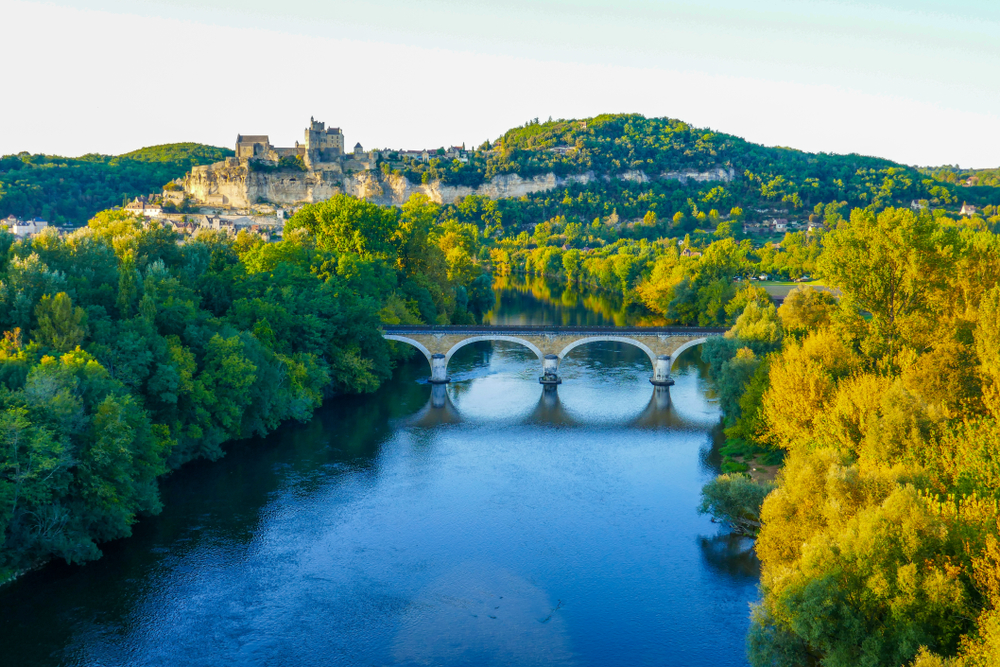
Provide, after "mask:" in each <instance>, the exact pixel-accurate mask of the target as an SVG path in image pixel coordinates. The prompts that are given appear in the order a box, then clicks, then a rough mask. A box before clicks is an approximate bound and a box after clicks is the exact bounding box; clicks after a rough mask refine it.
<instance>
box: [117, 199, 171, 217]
mask: <svg viewBox="0 0 1000 667" xmlns="http://www.w3.org/2000/svg"><path fill="white" fill-rule="evenodd" d="M152 199H153V197H152V195H150V196H149V197H142V196H139V197H136V198H135V199H133V200H132V201H130V202H129V203H128V204H126V205H125V211H126V212H128V213H131V214H133V215H141V216H143V217H146V218H152V217H155V216H157V215H161V214H162V213H163V206H162V205H160V204H154V203H152Z"/></svg>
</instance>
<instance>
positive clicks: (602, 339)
mask: <svg viewBox="0 0 1000 667" xmlns="http://www.w3.org/2000/svg"><path fill="white" fill-rule="evenodd" d="M587 343H625V344H626V345H632V346H634V347H637V348H639V349H640V350H642V351H643V352H645V353H646V356H648V357H649V362H650V363H651V364H653V368H654V369H655V368H656V353H655V352H653V350H652V349H650V347H649V346H648V345H646V344H645V343H643V342H641V341H638V340H636V339H634V338H629V337H628V336H587V337H586V338H581V339H579V340H575V341H573V342H572V343H570V344H569V345H567V346H566V347H564V348H563V349H562V352H560V353H559V361H562V360H563V358H564V357H565V356H566V355H567V354H569V353H570V351H572V350H573V349H574V348H577V347H580V346H581V345H586V344H587Z"/></svg>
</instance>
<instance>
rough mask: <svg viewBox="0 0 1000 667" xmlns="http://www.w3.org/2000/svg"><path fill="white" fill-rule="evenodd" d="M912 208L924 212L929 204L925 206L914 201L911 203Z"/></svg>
mask: <svg viewBox="0 0 1000 667" xmlns="http://www.w3.org/2000/svg"><path fill="white" fill-rule="evenodd" d="M910 208H912V209H913V210H914V211H922V210H924V209H925V208H927V204H923V203H921V202H919V201H917V200H916V199H914V200H913V201H911V202H910Z"/></svg>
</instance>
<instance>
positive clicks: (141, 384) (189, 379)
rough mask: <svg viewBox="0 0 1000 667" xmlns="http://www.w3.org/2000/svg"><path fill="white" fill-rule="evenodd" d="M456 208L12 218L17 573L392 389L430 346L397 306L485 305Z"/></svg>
mask: <svg viewBox="0 0 1000 667" xmlns="http://www.w3.org/2000/svg"><path fill="white" fill-rule="evenodd" d="M438 215H439V211H438V207H437V206H435V205H434V204H431V203H430V202H428V201H427V200H426V199H422V198H419V197H417V198H414V199H413V200H411V201H410V203H408V204H407V205H406V206H404V207H403V208H402V209H401V210H398V209H393V208H382V207H379V206H376V205H373V204H369V203H366V202H363V201H360V200H357V199H353V198H351V197H346V196H339V197H335V198H333V199H331V200H329V201H326V202H323V203H321V204H314V205H309V206H305V207H303V208H302V209H301V210H300V211H299V212H297V213H296V214H295V215H294V216H293V217H292V218H291V219H290V220H289V221H288V223H287V225H286V227H285V234H284V238H283V240H281V241H280V242H277V243H264V242H263V241H262V240H261V239H260V238H259V237H257V236H254V235H250V234H247V233H245V232H241V233H240V234H238V235H237V236H236V237H235V238H230V237H228V236H226V235H225V234H223V233H220V232H215V231H210V230H208V231H201V232H198V233H196V234H195V235H194V236H193V237H190V238H189V239H187V240H185V241H184V242H183V243H180V242H179V241H180V240H181V238H180V237H179V235H178V234H176V233H175V232H174V231H173V230H172V229H170V228H168V227H165V226H163V225H161V224H159V223H157V222H156V221H151V222H150V221H143V220H141V219H138V218H135V217H132V216H130V215H128V214H127V213H124V212H122V211H106V212H102V213H99V214H98V215H96V216H95V217H94V218H93V219H92V220H91V221H90V222H89V224H88V225H87V226H86V227H84V228H81V229H78V230H76V231H75V232H73V233H72V234H69V235H65V236H60V235H59V234H57V233H56V232H55V230H53V229H51V228H50V229H48V230H46V231H45V232H44V233H42V234H40V235H39V236H36V237H34V238H31V239H28V240H21V241H18V240H15V239H14V237H13V236H11V235H10V234H8V233H6V232H0V330H2V331H3V332H4V334H3V340H2V341H0V530H2V532H0V540H2V542H0V581H2V580H3V579H6V578H7V576H9V575H10V574H11V573H14V572H16V571H18V570H20V569H23V568H25V567H30V566H31V565H33V564H36V563H39V562H43V561H45V560H47V559H50V558H62V559H65V560H66V561H68V562H81V561H86V560H89V559H93V558H96V557H98V556H99V555H100V551H99V548H98V545H99V544H100V543H101V542H103V541H107V540H111V539H115V538H119V537H123V536H126V535H128V534H129V532H130V526H131V525H132V524H133V523H134V522H135V521H136V520H137V518H138V517H140V516H142V515H147V514H155V513H156V512H158V511H159V509H160V499H159V494H158V489H157V480H158V478H159V477H161V476H162V475H164V474H167V473H168V472H169V471H171V470H173V469H176V468H177V467H179V466H181V465H183V464H184V463H186V462H187V461H190V460H193V459H197V458H207V459H216V458H218V457H220V456H222V455H223V453H224V451H225V447H226V446H227V443H233V442H234V441H239V440H242V439H245V438H249V437H252V436H262V435H265V434H267V433H269V432H270V431H272V430H273V429H274V428H276V427H277V426H278V425H279V424H280V423H281V422H283V421H285V420H289V419H296V420H307V419H309V418H310V416H311V414H312V411H313V409H314V408H316V407H317V406H318V405H319V404H320V402H321V401H322V400H323V399H324V398H326V397H329V396H333V395H336V394H341V393H360V392H370V391H373V390H375V389H376V388H377V387H378V386H379V384H380V383H381V382H383V381H384V380H385V379H386V378H388V377H389V375H390V373H391V371H392V368H393V364H394V363H395V362H396V361H397V360H399V359H401V358H403V357H405V356H408V355H409V354H410V353H411V352H412V351H411V350H409V349H407V348H406V347H396V346H395V344H392V343H387V342H386V341H385V340H384V339H383V338H382V337H381V335H380V333H379V327H380V325H381V324H382V323H383V322H385V323H400V322H403V323H419V322H425V323H438V324H443V323H459V324H467V323H474V322H476V321H478V320H479V319H481V317H482V315H483V313H484V312H486V311H487V310H488V309H489V308H490V307H492V304H493V301H494V297H493V292H492V287H491V285H492V281H491V278H490V276H489V274H488V273H486V271H485V270H484V269H483V267H482V266H481V264H480V263H479V262H478V259H477V257H478V244H479V242H480V237H479V236H478V234H477V231H476V229H475V227H474V226H468V225H463V224H461V223H457V222H455V223H452V224H449V225H440V224H437V218H438ZM233 446H238V445H233Z"/></svg>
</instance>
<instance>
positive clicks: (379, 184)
mask: <svg viewBox="0 0 1000 667" xmlns="http://www.w3.org/2000/svg"><path fill="white" fill-rule="evenodd" d="M358 166H361V165H358ZM598 178H603V180H605V181H610V180H611V177H610V176H603V177H598V176H595V175H594V173H593V172H587V173H585V174H574V175H569V176H565V177H561V176H556V175H555V174H553V173H548V174H540V175H538V176H533V177H530V178H522V177H521V176H519V175H517V174H505V175H502V176H494V177H493V178H492V179H490V180H489V181H488V182H486V183H483V184H482V185H480V186H478V187H475V188H472V187H468V186H464V185H447V184H444V183H441V182H439V181H435V182H432V183H426V184H425V183H412V182H410V181H409V180H407V179H406V178H405V177H403V176H393V175H390V176H385V175H383V174H382V173H380V172H377V171H373V170H372V171H359V172H356V173H349V174H342V173H337V172H335V171H308V172H300V171H252V170H250V169H249V168H248V166H247V163H246V161H245V160H239V161H237V160H229V161H226V162H219V163H216V164H214V165H210V166H204V167H195V168H194V169H193V170H192V171H191V173H189V174H188V175H187V176H186V177H185V179H184V190H185V192H186V193H187V195H188V196H189V197H190V198H191V199H193V200H194V201H196V202H202V203H208V202H210V201H212V202H216V203H218V202H219V200H220V197H221V198H224V201H223V202H221V203H224V204H225V205H227V206H231V207H236V208H245V207H247V206H251V205H253V204H256V203H258V202H270V203H272V204H276V205H281V206H292V205H295V204H303V203H309V204H311V203H315V202H319V201H323V200H326V199H329V198H330V197H332V196H333V195H336V194H341V193H346V194H350V195H353V196H355V197H359V198H362V199H367V200H369V201H372V202H374V203H377V204H381V205H383V206H401V205H402V204H403V203H405V202H406V201H407V200H408V199H409V198H410V197H411V196H412V195H413V194H415V193H420V194H424V195H427V197H428V198H430V199H431V201H434V202H437V203H439V204H450V203H452V202H454V201H455V200H456V199H458V198H459V197H466V196H468V195H481V196H486V197H489V198H490V199H502V198H517V197H522V196H524V195H527V194H531V193H534V192H544V191H546V190H552V189H554V188H558V187H562V186H565V185H568V184H571V183H590V182H592V181H594V180H597V179H598ZM618 178H622V179H625V180H629V181H635V182H640V183H647V182H649V181H651V180H678V181H681V182H686V181H689V180H693V181H698V182H708V181H723V182H729V181H731V180H732V179H733V178H734V172H733V170H732V169H728V170H727V169H723V168H719V169H715V170H712V171H707V172H693V171H692V172H667V173H664V174H660V175H658V176H655V177H652V178H651V177H650V176H649V175H647V174H646V173H645V172H642V171H626V172H624V173H622V174H619V175H618Z"/></svg>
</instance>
